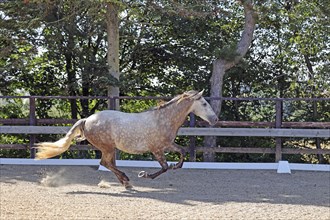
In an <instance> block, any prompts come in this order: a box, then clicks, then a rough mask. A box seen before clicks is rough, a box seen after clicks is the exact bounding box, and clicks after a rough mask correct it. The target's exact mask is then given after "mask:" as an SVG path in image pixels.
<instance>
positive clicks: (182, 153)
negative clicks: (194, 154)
mask: <svg viewBox="0 0 330 220" xmlns="http://www.w3.org/2000/svg"><path fill="white" fill-rule="evenodd" d="M167 150H170V151H175V152H178V153H179V154H180V160H179V162H178V163H177V164H175V165H174V166H172V165H171V166H170V168H171V169H178V168H181V167H182V166H183V162H184V156H185V153H186V152H185V151H184V149H183V147H181V146H180V145H178V144H176V143H173V144H172V145H171V146H170V147H168V148H167Z"/></svg>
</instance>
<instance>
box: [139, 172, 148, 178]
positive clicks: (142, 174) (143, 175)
mask: <svg viewBox="0 0 330 220" xmlns="http://www.w3.org/2000/svg"><path fill="white" fill-rule="evenodd" d="M138 177H139V178H141V177H144V178H147V177H148V173H147V172H146V171H141V172H140V173H139V174H138Z"/></svg>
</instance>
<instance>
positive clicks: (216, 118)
mask: <svg viewBox="0 0 330 220" xmlns="http://www.w3.org/2000/svg"><path fill="white" fill-rule="evenodd" d="M208 119H209V120H208V122H209V124H210V125H211V126H213V125H215V124H216V123H217V122H218V121H219V119H218V117H217V116H216V115H213V116H211V117H209V118H208Z"/></svg>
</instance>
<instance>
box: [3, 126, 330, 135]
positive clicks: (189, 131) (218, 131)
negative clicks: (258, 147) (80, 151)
mask: <svg viewBox="0 0 330 220" xmlns="http://www.w3.org/2000/svg"><path fill="white" fill-rule="evenodd" d="M70 128H71V127H68V126H0V133H3V134H66V133H67V132H68V131H69V130H70ZM178 135H181V136H228V137H235V136H236V137H246V136H249V137H292V138H294V137H306V138H312V137H318V138H329V137H330V129H284V128H180V129H179V131H178Z"/></svg>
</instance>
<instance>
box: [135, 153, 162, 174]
mask: <svg viewBox="0 0 330 220" xmlns="http://www.w3.org/2000/svg"><path fill="white" fill-rule="evenodd" d="M152 153H153V155H154V156H155V157H156V159H157V161H158V162H159V164H160V165H161V167H162V169H161V170H159V171H158V172H156V173H152V174H149V173H147V172H146V171H141V172H140V173H139V175H138V177H144V178H150V179H154V178H156V177H157V176H159V175H160V174H162V173H165V172H166V171H167V169H168V164H167V162H166V158H165V155H164V152H152Z"/></svg>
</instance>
